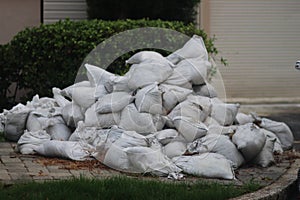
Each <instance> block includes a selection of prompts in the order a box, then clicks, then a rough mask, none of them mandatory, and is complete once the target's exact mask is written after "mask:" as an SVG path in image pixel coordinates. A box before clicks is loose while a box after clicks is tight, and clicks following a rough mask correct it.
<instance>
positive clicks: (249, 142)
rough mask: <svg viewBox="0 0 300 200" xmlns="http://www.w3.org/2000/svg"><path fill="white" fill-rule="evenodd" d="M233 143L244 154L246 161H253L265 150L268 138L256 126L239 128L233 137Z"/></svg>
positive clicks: (248, 125)
mask: <svg viewBox="0 0 300 200" xmlns="http://www.w3.org/2000/svg"><path fill="white" fill-rule="evenodd" d="M232 142H233V143H234V144H235V145H236V146H237V148H238V149H239V150H240V151H241V152H242V154H243V156H244V158H245V160H246V161H247V162H248V161H251V160H252V159H254V158H255V157H256V156H257V155H258V154H259V153H260V151H261V150H262V149H263V147H264V145H265V142H266V136H265V134H264V133H263V132H262V131H261V130H260V128H259V127H257V126H256V125H255V124H252V123H249V124H245V125H242V126H239V127H238V128H237V129H236V132H235V134H234V135H233V137H232Z"/></svg>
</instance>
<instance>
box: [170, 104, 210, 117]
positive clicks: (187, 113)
mask: <svg viewBox="0 0 300 200" xmlns="http://www.w3.org/2000/svg"><path fill="white" fill-rule="evenodd" d="M207 116H208V113H207V112H206V111H205V110H204V109H203V107H202V106H201V105H199V104H196V103H194V102H191V101H187V100H186V101H183V102H181V103H180V104H178V105H177V106H176V107H175V108H174V109H173V110H172V111H171V112H170V113H169V114H168V117H169V118H170V119H172V120H174V118H176V117H188V118H191V119H192V120H193V121H200V122H203V121H204V120H205V119H206V117H207Z"/></svg>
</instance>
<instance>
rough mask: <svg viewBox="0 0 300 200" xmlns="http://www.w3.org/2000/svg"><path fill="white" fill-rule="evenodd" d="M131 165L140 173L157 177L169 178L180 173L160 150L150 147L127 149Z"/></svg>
mask: <svg viewBox="0 0 300 200" xmlns="http://www.w3.org/2000/svg"><path fill="white" fill-rule="evenodd" d="M125 152H126V154H127V155H128V158H129V160H130V163H132V165H133V166H134V170H135V171H136V172H138V173H152V174H155V175H157V176H168V175H169V174H172V173H179V172H181V169H180V168H178V167H177V166H176V165H175V164H174V163H172V161H171V160H170V159H169V158H168V157H166V156H165V155H164V154H163V153H162V152H161V150H160V149H155V148H154V149H153V148H149V147H140V146H137V147H129V148H126V149H125Z"/></svg>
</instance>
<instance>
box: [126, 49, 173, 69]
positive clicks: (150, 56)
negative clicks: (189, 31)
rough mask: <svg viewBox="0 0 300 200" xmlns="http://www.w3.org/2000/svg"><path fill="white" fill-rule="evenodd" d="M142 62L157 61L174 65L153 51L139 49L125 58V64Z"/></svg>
mask: <svg viewBox="0 0 300 200" xmlns="http://www.w3.org/2000/svg"><path fill="white" fill-rule="evenodd" d="M143 62H159V63H163V64H167V65H171V66H174V65H173V63H171V62H170V61H169V60H168V59H166V58H165V57H163V56H162V55H161V54H160V53H157V52H155V51H140V52H138V53H136V54H134V55H133V56H131V57H130V58H129V59H128V60H126V64H140V63H143Z"/></svg>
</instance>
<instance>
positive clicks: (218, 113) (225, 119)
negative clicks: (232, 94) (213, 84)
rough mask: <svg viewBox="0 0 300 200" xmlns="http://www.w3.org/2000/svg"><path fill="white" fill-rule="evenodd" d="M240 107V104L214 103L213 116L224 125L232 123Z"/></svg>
mask: <svg viewBox="0 0 300 200" xmlns="http://www.w3.org/2000/svg"><path fill="white" fill-rule="evenodd" d="M239 107H240V105H239V104H228V103H212V108H211V117H212V118H214V119H215V120H216V121H217V122H219V124H221V125H223V126H228V125H232V124H233V122H234V120H235V118H236V115H237V113H238V110H239Z"/></svg>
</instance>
